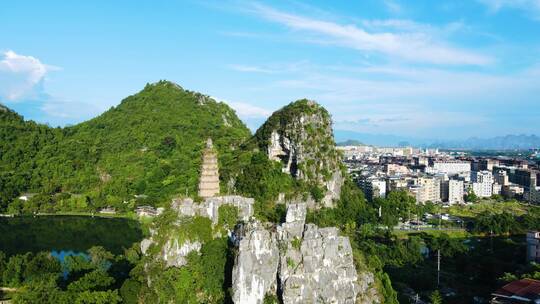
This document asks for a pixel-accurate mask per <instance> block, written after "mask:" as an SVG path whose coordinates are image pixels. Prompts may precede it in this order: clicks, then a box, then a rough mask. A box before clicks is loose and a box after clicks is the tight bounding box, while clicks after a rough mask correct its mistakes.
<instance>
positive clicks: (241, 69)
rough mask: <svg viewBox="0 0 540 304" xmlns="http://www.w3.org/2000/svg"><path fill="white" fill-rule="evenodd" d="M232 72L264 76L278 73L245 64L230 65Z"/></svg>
mask: <svg viewBox="0 0 540 304" xmlns="http://www.w3.org/2000/svg"><path fill="white" fill-rule="evenodd" d="M228 67H229V68H230V69H231V70H234V71H237V72H247V73H263V74H273V73H276V72H277V71H275V70H271V69H267V68H263V67H259V66H252V65H243V64H230V65H229V66H228Z"/></svg>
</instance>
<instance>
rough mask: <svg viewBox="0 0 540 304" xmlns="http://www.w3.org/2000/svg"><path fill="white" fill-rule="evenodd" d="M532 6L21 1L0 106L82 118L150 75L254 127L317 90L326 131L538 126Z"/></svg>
mask: <svg viewBox="0 0 540 304" xmlns="http://www.w3.org/2000/svg"><path fill="white" fill-rule="evenodd" d="M539 25H540V3H538V1H532V0H513V1H512V0H497V1H484V0H477V1H437V2H436V3H433V1H414V2H411V1H408V2H404V1H396V0H394V1H390V0H387V1H364V2H362V3H355V4H351V3H349V2H346V1H343V2H334V3H332V4H331V5H330V4H327V3H325V2H322V1H317V2H310V4H307V3H302V2H294V3H292V4H291V3H285V2H268V3H262V2H240V1H227V2H195V1H181V2H174V1H158V2H156V3H152V4H132V3H130V2H124V1H117V2H115V3H108V2H105V1H97V2H93V3H71V4H66V3H62V2H52V3H41V2H38V1H20V2H18V3H13V2H10V3H6V4H4V5H3V7H2V8H1V9H0V37H2V38H1V39H0V53H1V54H0V102H1V103H3V104H5V105H6V106H8V107H10V108H12V109H14V110H16V111H17V112H19V113H20V114H22V115H24V116H25V117H26V118H27V119H33V120H36V121H39V122H43V123H50V124H51V125H53V126H56V125H61V126H63V125H67V124H73V123H78V122H81V121H84V120H86V119H89V118H92V117H94V116H97V115H99V114H101V113H102V112H103V111H105V110H107V109H108V108H110V107H111V106H116V105H117V104H119V102H120V101H121V100H122V99H123V98H125V97H127V96H129V95H131V94H134V93H136V92H137V91H139V90H141V89H142V88H143V87H144V85H145V84H146V83H148V82H155V81H158V80H159V79H167V80H171V81H174V82H176V83H178V84H180V85H181V86H183V87H184V88H186V89H189V90H195V91H199V92H201V93H204V94H208V95H210V96H212V97H213V98H215V99H217V100H221V101H225V102H226V103H228V104H229V105H231V106H232V107H233V108H234V109H235V110H236V111H237V113H238V114H239V116H240V117H241V118H242V119H243V120H244V122H246V124H247V125H248V126H249V127H250V128H251V129H254V128H256V127H257V126H258V125H259V124H260V123H262V122H263V121H264V120H265V119H266V117H268V116H269V115H270V114H271V113H272V112H273V111H275V110H277V109H278V108H279V107H281V106H283V105H285V104H287V103H289V102H291V101H293V100H296V99H300V98H309V99H314V100H316V101H317V102H319V103H321V104H322V105H323V106H325V107H326V108H327V109H328V110H329V111H330V113H331V114H332V116H333V119H334V123H335V126H334V127H335V129H336V130H344V131H354V132H360V133H371V134H392V135H397V136H411V135H413V136H414V137H419V138H445V139H463V138H468V137H472V136H478V137H493V136H498V135H506V134H523V133H524V134H540V125H539V124H538V123H537V121H536V120H537V117H538V116H539V115H540V103H539V102H538V100H537V96H538V93H540V61H539V60H538V59H537V58H536V56H535V55H536V54H537V53H538V51H539V50H540V38H539V34H540V26H539Z"/></svg>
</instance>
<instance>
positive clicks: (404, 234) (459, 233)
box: [393, 228, 473, 239]
mask: <svg viewBox="0 0 540 304" xmlns="http://www.w3.org/2000/svg"><path fill="white" fill-rule="evenodd" d="M422 232H423V233H426V234H429V235H433V236H440V235H441V234H447V235H448V236H450V237H452V238H462V239H464V238H469V237H471V236H473V234H471V233H469V232H467V231H466V230H465V229H462V228H455V229H443V230H439V229H437V228H433V229H424V230H394V232H393V233H394V235H396V236H397V237H398V238H400V239H406V238H408V237H409V236H411V235H418V234H420V233H422Z"/></svg>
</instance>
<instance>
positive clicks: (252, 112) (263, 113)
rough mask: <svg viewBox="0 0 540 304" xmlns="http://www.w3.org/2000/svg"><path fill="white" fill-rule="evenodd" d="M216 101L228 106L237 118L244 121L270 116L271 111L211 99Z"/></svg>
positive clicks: (244, 104) (246, 104) (243, 103)
mask: <svg viewBox="0 0 540 304" xmlns="http://www.w3.org/2000/svg"><path fill="white" fill-rule="evenodd" d="M212 98H214V99H215V100H217V101H221V102H224V103H226V104H228V105H229V106H230V107H232V108H233V109H234V110H235V111H236V114H238V116H240V117H241V118H244V119H249V118H266V117H268V116H270V115H271V114H272V111H270V110H268V109H265V108H262V107H258V106H255V105H252V104H249V103H245V102H238V101H229V100H225V99H221V98H217V97H212Z"/></svg>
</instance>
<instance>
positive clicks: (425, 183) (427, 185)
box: [415, 177, 441, 203]
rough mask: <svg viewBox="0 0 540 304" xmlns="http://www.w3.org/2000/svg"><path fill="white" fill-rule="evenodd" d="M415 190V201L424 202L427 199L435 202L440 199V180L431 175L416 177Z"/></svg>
mask: <svg viewBox="0 0 540 304" xmlns="http://www.w3.org/2000/svg"><path fill="white" fill-rule="evenodd" d="M415 192H416V201H417V202H418V203H425V202H427V201H430V202H433V203H436V202H440V201H441V181H440V180H439V179H437V178H433V177H420V178H418V189H417V190H416V191H415Z"/></svg>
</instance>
